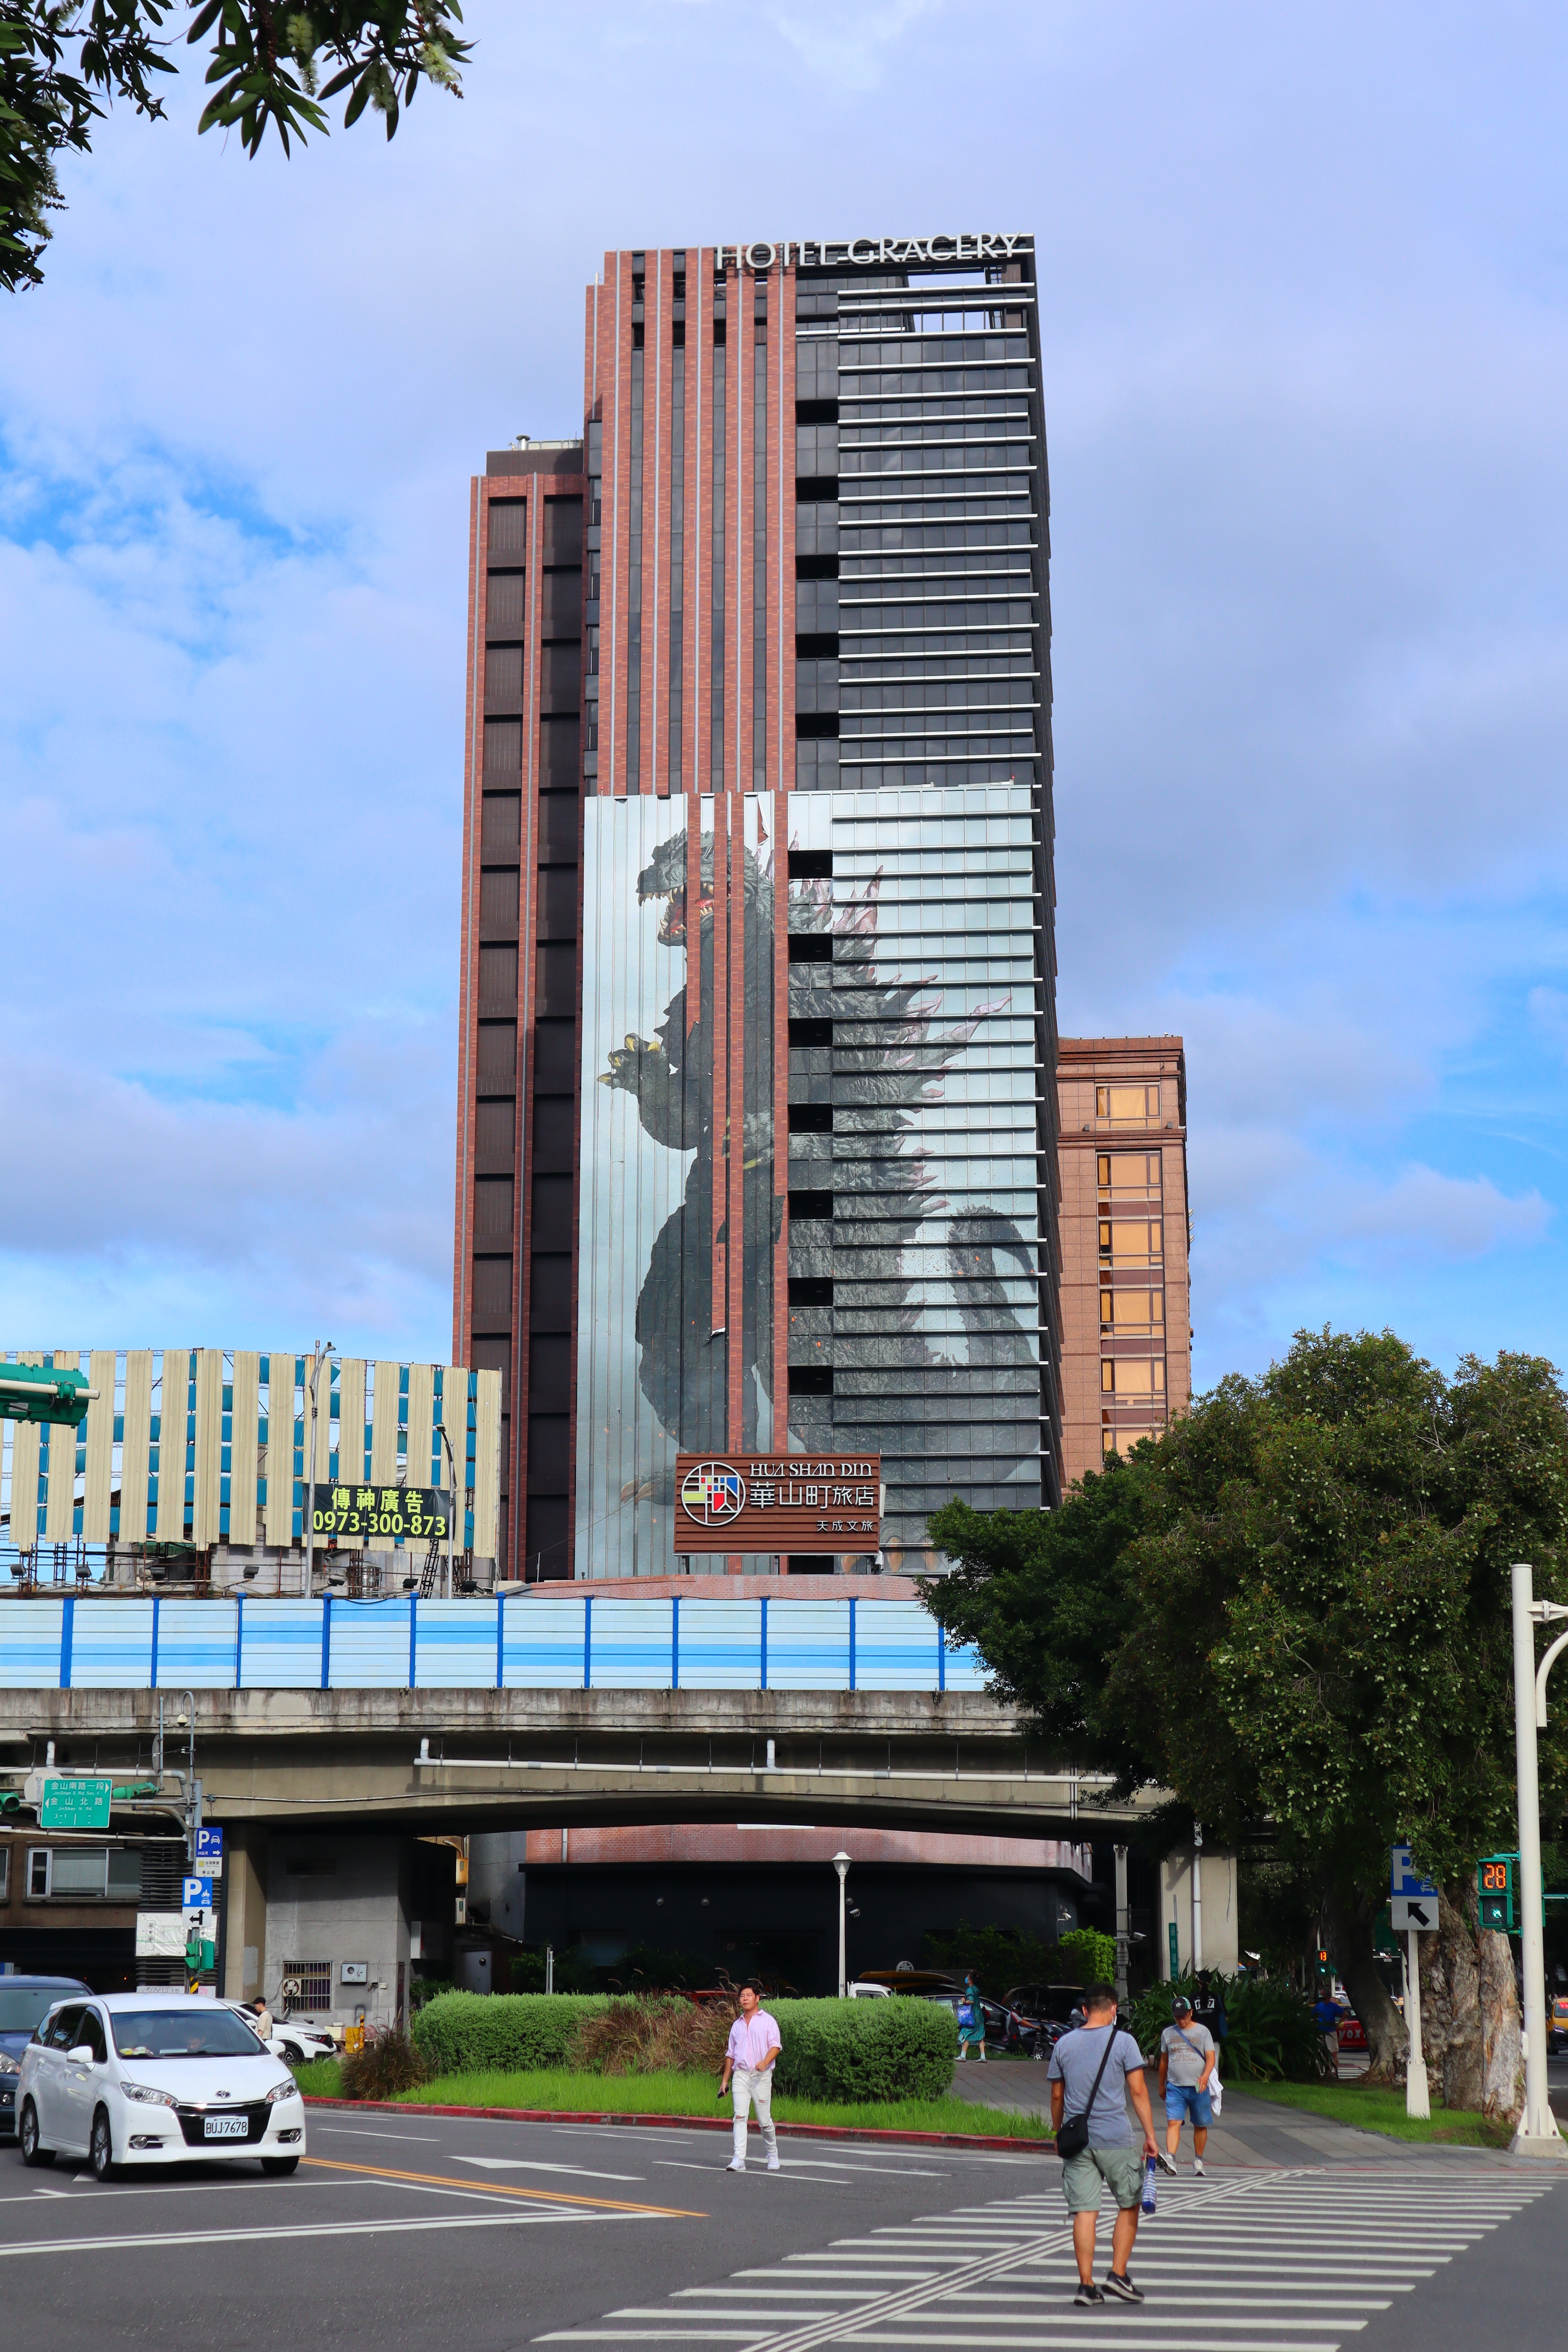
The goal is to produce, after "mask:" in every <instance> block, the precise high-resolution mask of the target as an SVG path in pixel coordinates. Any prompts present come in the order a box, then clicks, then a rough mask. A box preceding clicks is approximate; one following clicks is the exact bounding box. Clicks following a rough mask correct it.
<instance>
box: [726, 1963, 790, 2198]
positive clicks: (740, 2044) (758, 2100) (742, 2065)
mask: <svg viewBox="0 0 1568 2352" xmlns="http://www.w3.org/2000/svg"><path fill="white" fill-rule="evenodd" d="M762 2000H763V1989H762V1987H761V1985H759V1984H758V1983H757V1982H756V1980H755V1979H752V1981H751V1982H750V1983H749V1984H743V1985H742V1987H741V2014H740V2016H739V2017H738V2018H737V2019H736V2020H735V2022H734V2024H733V2025H732V2026H731V2028H730V2045H729V2048H728V2049H727V2050H726V2051H725V2053H724V2073H723V2075H722V2078H721V2081H720V2084H719V2096H720V2097H721V2098H722V2097H723V2095H724V2094H725V2092H726V2091H727V2090H728V2089H729V2087H730V2077H731V2074H733V2076H734V2078H735V2153H734V2157H733V2158H732V2159H731V2164H730V2167H729V2169H730V2170H731V2172H744V2170H745V2168H746V2110H747V2108H748V2107H749V2106H754V2107H755V2108H756V2110H757V2123H758V2126H759V2127H760V2129H761V2131H762V2135H763V2147H765V2148H766V2149H767V2152H768V2170H769V2171H770V2172H776V2171H777V2170H778V2168H779V2136H778V2134H777V2132H776V2131H775V2130H774V2129H773V2060H774V2059H775V2058H776V2057H777V2056H778V2054H779V2050H780V2047H781V2044H780V2042H779V2030H778V2026H777V2024H776V2023H775V2022H774V2021H773V2018H771V2017H770V2016H769V2015H768V2012H767V2011H766V2010H765V2009H764V2008H763V2005H762Z"/></svg>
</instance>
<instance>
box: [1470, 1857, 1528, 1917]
mask: <svg viewBox="0 0 1568 2352" xmlns="http://www.w3.org/2000/svg"><path fill="white" fill-rule="evenodd" d="M1518 1858H1519V1857H1518V1856H1517V1854H1511V1853H1489V1854H1487V1855H1486V1856H1484V1858H1483V1859H1482V1860H1481V1861H1480V1862H1479V1863H1477V1864H1476V1889H1477V1892H1478V1894H1479V1896H1480V1920H1481V1926H1482V1927H1490V1928H1492V1929H1494V1930H1495V1931H1497V1932H1498V1933H1500V1934H1502V1935H1505V1936H1509V1935H1512V1933H1513V1931H1514V1929H1515V1927H1517V1925H1518V1921H1517V1920H1516V1918H1515V1916H1514V1907H1513V1866H1514V1864H1515V1862H1516V1861H1517V1860H1518Z"/></svg>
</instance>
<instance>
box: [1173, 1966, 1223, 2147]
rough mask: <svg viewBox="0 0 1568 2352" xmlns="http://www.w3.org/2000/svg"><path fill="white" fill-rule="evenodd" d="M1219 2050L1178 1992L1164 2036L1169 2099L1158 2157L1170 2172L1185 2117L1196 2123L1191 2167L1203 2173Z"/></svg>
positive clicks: (1209, 2033)
mask: <svg viewBox="0 0 1568 2352" xmlns="http://www.w3.org/2000/svg"><path fill="white" fill-rule="evenodd" d="M1218 2054H1219V2053H1218V2052H1217V2051H1216V2050H1215V2040H1214V2035H1213V2034H1212V2033H1211V2032H1209V2030H1208V2027H1207V2026H1206V2025H1200V2024H1199V2023H1198V2021H1197V2020H1196V2019H1195V2018H1194V2015H1193V2005H1192V2002H1191V2001H1190V2000H1187V1998H1186V1996H1185V1995H1184V1993H1178V1994H1177V1995H1176V1998H1175V2000H1173V2002H1172V2003H1171V2022H1170V2024H1169V2025H1167V2026H1166V2028H1165V2031H1164V2032H1163V2033H1162V2034H1161V2036H1160V2089H1161V2092H1162V2094H1163V2098H1164V2101H1165V2145H1164V2147H1163V2149H1162V2151H1161V2155H1160V2161H1161V2163H1162V2164H1163V2166H1164V2168H1165V2170H1166V2171H1167V2172H1174V2170H1175V2168H1176V2150H1177V2148H1178V2147H1180V2146H1181V2144H1182V2124H1183V2122H1184V2120H1185V2121H1186V2122H1189V2123H1190V2124H1191V2125H1192V2127H1193V2170H1194V2172H1195V2173H1196V2174H1197V2175H1198V2178H1199V2179H1202V2178H1203V2170H1204V2150H1205V2147H1207V2146H1208V2137H1209V2125H1210V2122H1211V2121H1212V2120H1213V2109H1212V2106H1211V2103H1210V2100H1209V2077H1210V2075H1211V2074H1213V2073H1214V2070H1215V2059H1216V2058H1217V2056H1218Z"/></svg>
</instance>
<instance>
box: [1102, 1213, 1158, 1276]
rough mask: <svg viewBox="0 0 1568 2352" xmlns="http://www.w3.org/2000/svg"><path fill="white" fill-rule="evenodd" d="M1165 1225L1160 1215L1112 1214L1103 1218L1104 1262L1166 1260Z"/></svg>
mask: <svg viewBox="0 0 1568 2352" xmlns="http://www.w3.org/2000/svg"><path fill="white" fill-rule="evenodd" d="M1164 1231H1165V1229H1164V1225H1163V1222H1162V1221H1161V1219H1160V1218H1158V1217H1118V1218H1116V1219H1115V1220H1114V1222H1113V1221H1112V1220H1111V1219H1110V1217H1101V1219H1100V1264H1101V1265H1162V1264H1163V1261H1164V1255H1165V1253H1164Z"/></svg>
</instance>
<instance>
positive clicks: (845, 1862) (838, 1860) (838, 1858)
mask: <svg viewBox="0 0 1568 2352" xmlns="http://www.w3.org/2000/svg"><path fill="white" fill-rule="evenodd" d="M833 1867H834V1869H835V1870H836V1871H837V1873H838V1998H839V2000H846V1999H847V1996H848V1991H849V1974H848V1970H847V1969H846V1967H845V1965H844V1958H845V1948H844V1937H845V1927H846V1922H845V1916H844V1906H845V1901H846V1897H845V1893H844V1882H845V1880H846V1879H847V1877H848V1875H849V1856H848V1855H847V1853H836V1854H835V1855H834V1857H833Z"/></svg>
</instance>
